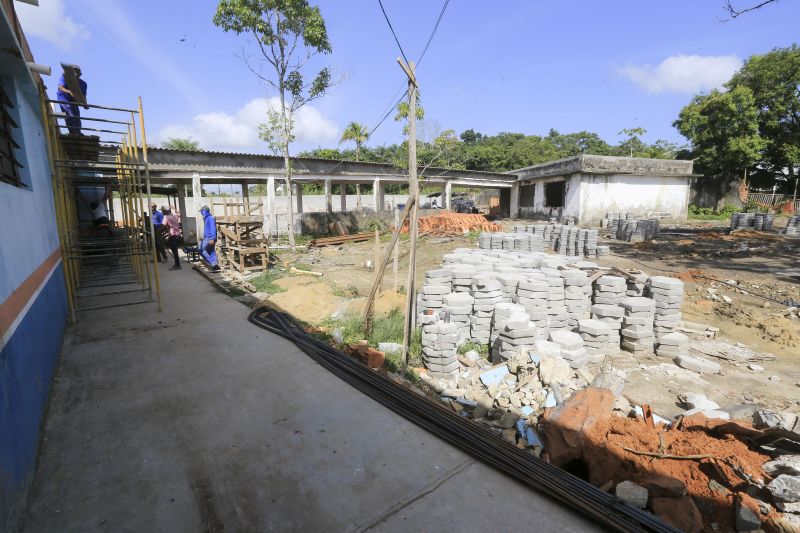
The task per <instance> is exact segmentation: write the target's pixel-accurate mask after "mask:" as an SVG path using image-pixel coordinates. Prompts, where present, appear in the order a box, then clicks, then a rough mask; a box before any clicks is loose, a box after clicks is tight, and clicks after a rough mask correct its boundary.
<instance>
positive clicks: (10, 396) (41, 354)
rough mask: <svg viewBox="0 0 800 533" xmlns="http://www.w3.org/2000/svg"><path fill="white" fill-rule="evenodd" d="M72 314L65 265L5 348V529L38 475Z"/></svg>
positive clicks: (1, 408) (1, 466) (1, 430)
mask: <svg viewBox="0 0 800 533" xmlns="http://www.w3.org/2000/svg"><path fill="white" fill-rule="evenodd" d="M66 315H67V296H66V292H65V288H64V271H63V268H62V265H59V266H58V267H56V270H55V271H54V272H53V275H52V276H50V279H49V280H48V281H47V283H46V284H45V286H44V287H43V288H42V291H41V292H40V293H39V296H38V297H37V299H36V301H35V302H34V303H33V305H31V307H30V309H28V312H27V314H26V315H25V317H24V318H23V319H22V322H20V324H19V326H18V327H17V330H16V331H15V332H14V335H13V336H12V337H11V339H10V340H9V342H8V343H7V344H6V345H5V346H4V347H3V349H2V351H0V530H3V531H13V530H14V528H15V527H16V526H17V525H18V521H19V516H20V515H21V512H22V511H23V509H22V508H21V506H22V505H24V501H25V495H26V493H27V490H28V487H29V485H30V482H31V480H32V478H33V474H34V470H35V467H36V456H37V452H38V449H39V440H40V437H41V436H40V430H41V427H42V419H43V417H44V413H45V410H46V408H47V400H48V397H49V393H50V386H51V384H52V382H53V375H54V373H55V370H56V363H57V361H58V356H59V354H60V353H61V342H62V340H63V336H64V325H65V320H66Z"/></svg>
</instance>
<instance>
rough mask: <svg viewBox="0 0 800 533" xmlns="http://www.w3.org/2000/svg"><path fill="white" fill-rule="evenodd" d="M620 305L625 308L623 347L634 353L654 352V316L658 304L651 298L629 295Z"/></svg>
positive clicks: (622, 331)
mask: <svg viewBox="0 0 800 533" xmlns="http://www.w3.org/2000/svg"><path fill="white" fill-rule="evenodd" d="M620 305H621V306H622V308H623V309H625V316H624V317H623V319H622V330H621V331H620V334H621V335H622V349H623V350H625V351H628V352H632V353H634V354H651V353H653V346H654V341H655V339H654V336H653V318H654V316H655V310H656V305H655V302H654V301H653V300H651V299H650V298H643V297H636V296H628V297H626V298H623V299H622V301H621V302H620Z"/></svg>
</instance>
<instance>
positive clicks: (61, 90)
mask: <svg viewBox="0 0 800 533" xmlns="http://www.w3.org/2000/svg"><path fill="white" fill-rule="evenodd" d="M74 69H75V75H76V76H77V77H78V84H79V85H80V87H81V91H82V92H83V96H84V97H86V88H87V85H86V82H85V81H83V80H82V79H81V67H79V66H77V65H75V66H74ZM56 96H57V98H56V99H57V100H58V101H59V102H64V103H62V104H59V105H60V106H61V111H63V112H64V114H65V115H67V118H66V123H67V129H68V130H69V133H70V135H80V134H81V110H80V108H79V107H78V106H77V105H76V104H75V95H74V94H72V91H70V90H69V89H68V88H67V82H66V81H65V80H64V75H63V74H62V75H61V79H59V80H58V92H57V93H56ZM83 107H84V109H89V106H83Z"/></svg>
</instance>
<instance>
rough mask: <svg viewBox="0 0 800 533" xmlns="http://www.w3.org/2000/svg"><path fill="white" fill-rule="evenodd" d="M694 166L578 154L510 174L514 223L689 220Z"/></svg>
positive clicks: (513, 171) (685, 162)
mask: <svg viewBox="0 0 800 533" xmlns="http://www.w3.org/2000/svg"><path fill="white" fill-rule="evenodd" d="M692 166H693V163H692V161H678V160H667V159H644V158H638V157H612V156H599V155H577V156H573V157H568V158H565V159H559V160H558V161H551V162H548V163H542V164H539V165H533V166H530V167H526V168H521V169H517V170H512V171H511V172H509V174H515V175H516V176H517V181H516V182H515V183H514V186H513V187H512V188H511V190H510V196H511V198H510V214H511V217H512V218H516V217H521V218H547V217H556V218H567V217H575V220H576V222H578V223H581V224H594V223H598V222H599V221H600V219H602V218H603V217H604V216H605V214H606V213H607V212H620V211H626V212H631V213H634V214H636V215H642V216H647V215H662V216H666V217H668V218H672V219H685V218H686V216H687V214H688V207H689V197H690V192H691V191H690V187H691V183H692V180H693V179H694V178H697V177H698V175H696V174H693V173H692Z"/></svg>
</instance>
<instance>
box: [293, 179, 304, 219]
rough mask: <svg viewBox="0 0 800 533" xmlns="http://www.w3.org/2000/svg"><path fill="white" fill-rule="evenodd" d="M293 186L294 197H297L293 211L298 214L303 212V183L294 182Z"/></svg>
mask: <svg viewBox="0 0 800 533" xmlns="http://www.w3.org/2000/svg"><path fill="white" fill-rule="evenodd" d="M294 186H295V189H294V197H295V198H297V207H296V208H295V210H294V212H295V213H296V214H298V215H299V214H301V213H302V212H303V184H302V183H300V182H295V184H294Z"/></svg>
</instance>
